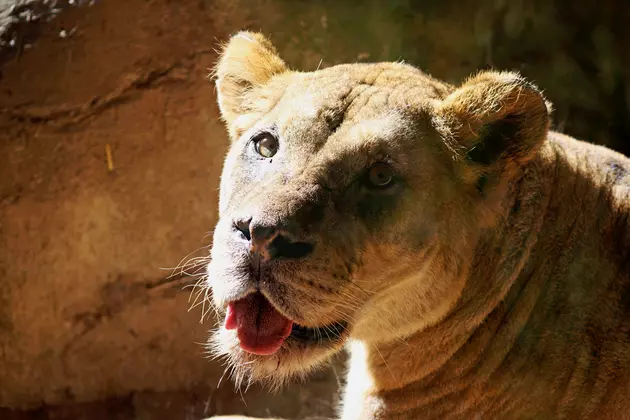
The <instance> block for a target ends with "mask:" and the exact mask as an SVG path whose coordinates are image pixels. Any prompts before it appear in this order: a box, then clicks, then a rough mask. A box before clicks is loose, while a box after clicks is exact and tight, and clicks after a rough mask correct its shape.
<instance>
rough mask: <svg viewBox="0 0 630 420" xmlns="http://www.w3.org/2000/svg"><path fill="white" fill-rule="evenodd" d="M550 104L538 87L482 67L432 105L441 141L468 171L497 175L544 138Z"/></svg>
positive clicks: (527, 156) (520, 160)
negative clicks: (460, 158)
mask: <svg viewBox="0 0 630 420" xmlns="http://www.w3.org/2000/svg"><path fill="white" fill-rule="evenodd" d="M550 112H551V105H550V104H549V103H548V102H547V101H546V100H545V98H544V97H543V95H542V93H541V92H540V90H539V89H538V88H537V87H536V86H534V85H532V84H531V83H529V82H527V81H526V80H525V79H523V78H522V77H521V76H519V75H518V74H516V73H511V72H495V71H485V72H481V73H479V74H477V75H476V76H474V77H472V78H470V79H468V80H467V81H466V82H465V83H464V84H462V85H461V86H460V87H459V88H457V89H455V90H454V91H453V92H452V93H451V94H450V95H449V96H447V97H446V98H445V99H444V100H443V101H442V102H440V103H439V104H438V105H437V107H436V119H435V120H436V125H437V129H438V131H439V132H440V133H441V135H442V136H443V138H444V141H445V143H446V144H447V146H449V148H451V149H452V150H453V151H454V152H455V153H456V155H457V156H460V157H464V158H465V161H466V163H465V165H466V166H468V167H469V168H471V169H474V170H473V171H469V172H471V173H473V172H474V173H475V174H477V175H479V174H489V173H497V174H502V173H505V172H510V171H512V170H514V169H516V168H518V167H520V166H522V165H523V164H524V163H525V162H526V161H527V160H529V159H530V158H531V157H532V156H533V155H534V153H535V152H536V150H537V149H538V148H539V146H540V145H541V144H542V142H543V141H544V140H545V138H546V136H547V132H548V130H549V123H550V117H549V115H550Z"/></svg>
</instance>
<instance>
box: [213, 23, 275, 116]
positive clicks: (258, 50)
mask: <svg viewBox="0 0 630 420" xmlns="http://www.w3.org/2000/svg"><path fill="white" fill-rule="evenodd" d="M285 71H287V67H286V65H285V64H284V61H282V59H281V58H280V57H279V56H278V54H277V52H276V49H275V48H274V46H273V45H272V44H271V42H270V41H269V40H268V39H267V38H265V37H264V36H263V35H261V34H259V33H255V32H246V31H242V32H239V33H237V34H236V35H234V36H232V38H230V40H229V41H228V43H227V44H226V45H225V46H224V48H223V50H222V52H221V56H220V58H219V62H218V64H217V66H216V69H215V74H216V86H217V94H218V98H217V99H218V102H219V109H220V110H221V116H222V117H223V120H224V121H225V122H226V124H227V125H228V127H229V126H231V125H232V123H233V122H234V120H235V119H236V118H237V117H238V116H239V115H242V114H244V113H247V112H248V109H247V101H245V95H246V93H247V92H248V91H249V90H250V89H252V88H255V87H259V86H262V85H264V84H266V83H267V82H268V81H269V80H270V79H271V78H272V77H273V76H275V75H277V74H280V73H284V72H285Z"/></svg>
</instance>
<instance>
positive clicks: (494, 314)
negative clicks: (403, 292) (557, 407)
mask: <svg viewBox="0 0 630 420" xmlns="http://www.w3.org/2000/svg"><path fill="white" fill-rule="evenodd" d="M551 167H552V165H550V157H549V156H548V155H547V156H546V157H543V158H540V159H535V160H534V161H533V162H531V163H530V164H529V165H528V169H527V170H526V171H525V173H524V175H523V177H522V179H521V180H520V181H519V182H514V183H513V185H512V188H511V191H510V192H509V193H508V194H507V195H506V198H505V203H504V204H505V206H504V207H505V209H506V211H505V214H504V215H503V217H502V218H501V221H500V222H499V223H498V225H497V226H496V227H495V228H493V229H488V230H487V231H485V232H484V233H483V234H482V235H481V237H480V239H479V242H478V244H477V246H476V249H475V256H474V258H473V259H472V262H471V263H470V269H469V270H467V273H466V275H467V279H466V286H465V287H464V290H463V292H462V294H461V296H460V299H459V301H458V303H457V304H456V306H455V307H454V308H453V310H452V311H451V312H450V313H449V314H448V315H447V316H446V317H445V318H444V319H442V320H441V321H440V322H438V323H436V324H434V325H432V326H430V327H428V328H425V329H423V330H421V331H418V332H416V333H413V334H411V335H409V336H407V337H404V338H400V339H396V340H391V341H388V342H379V343H368V342H365V341H358V340H355V341H352V342H351V343H350V344H349V351H350V364H349V372H348V378H347V383H348V384H347V387H346V391H345V396H344V404H343V414H342V419H343V420H358V419H368V418H369V419H387V418H418V416H419V415H418V414H417V413H418V412H421V413H424V415H426V416H427V417H432V416H431V415H430V413H431V410H433V409H436V410H438V411H436V412H435V416H436V417H437V418H442V416H443V413H444V411H443V410H444V405H443V404H444V403H445V401H450V402H451V403H450V404H453V403H455V399H457V398H461V397H462V395H463V394H466V395H469V394H470V393H474V392H475V390H474V388H475V387H474V384H476V383H483V382H484V381H487V380H488V378H489V376H490V374H492V373H493V372H495V371H496V369H497V368H498V367H499V365H501V364H502V363H503V361H504V358H505V356H506V355H507V353H508V352H509V351H510V349H512V348H513V346H514V343H515V341H516V340H517V338H518V335H519V332H520V331H521V330H522V328H523V326H524V325H525V324H526V323H527V321H528V318H529V315H530V313H531V311H532V309H533V307H534V304H535V303H536V301H537V299H538V292H537V291H539V290H540V289H541V287H540V284H536V283H535V281H530V278H531V277H532V276H523V275H522V273H523V271H524V270H525V269H526V268H525V267H526V265H527V261H528V259H529V258H530V255H531V253H532V250H533V249H534V247H535V245H536V242H537V240H538V233H539V231H540V229H541V226H542V223H543V219H544V214H545V212H546V208H547V206H548V204H549V202H548V198H549V197H550V195H551V194H549V188H550V185H551V184H553V183H550V182H548V179H547V175H546V174H549V173H550V172H551V171H550V170H549V168H551ZM542 279H543V278H541V279H540V280H537V281H542ZM411 395H413V398H410V397H409V396H411ZM460 403H461V402H460V401H458V402H457V404H458V405H461V404H460ZM447 404H449V403H447ZM436 407H437V408H436ZM416 410H419V411H418V412H416ZM440 410H441V411H440ZM414 413H416V414H414Z"/></svg>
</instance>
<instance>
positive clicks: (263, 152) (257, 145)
mask: <svg viewBox="0 0 630 420" xmlns="http://www.w3.org/2000/svg"><path fill="white" fill-rule="evenodd" d="M254 149H255V150H256V153H258V154H259V155H260V156H262V157H264V158H267V159H269V158H271V157H273V156H274V155H275V154H276V153H277V152H278V139H277V138H276V137H275V136H274V135H273V134H271V133H267V132H265V133H261V134H259V135H258V136H256V138H254Z"/></svg>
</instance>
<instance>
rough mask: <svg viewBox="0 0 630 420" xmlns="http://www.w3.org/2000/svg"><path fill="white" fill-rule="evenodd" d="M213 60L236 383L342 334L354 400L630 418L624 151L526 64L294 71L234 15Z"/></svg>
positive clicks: (331, 349)
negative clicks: (223, 135)
mask: <svg viewBox="0 0 630 420" xmlns="http://www.w3.org/2000/svg"><path fill="white" fill-rule="evenodd" d="M215 76H216V86H217V92H218V103H219V107H220V111H221V116H222V118H223V120H224V122H225V125H226V127H227V131H228V133H229V137H230V140H231V144H230V149H229V151H228V153H227V156H226V159H225V164H224V167H223V173H222V176H221V185H220V196H219V221H218V223H217V226H216V229H215V231H214V236H213V244H212V249H211V255H210V257H211V258H210V263H209V265H208V269H207V282H206V287H207V288H208V289H209V290H211V294H212V303H213V305H214V307H215V309H216V310H217V312H218V313H219V314H221V324H220V326H219V328H217V330H216V331H214V332H213V334H212V337H211V339H210V344H209V347H210V349H211V351H212V353H213V354H215V355H216V356H217V357H223V358H225V359H226V360H227V362H228V363H227V365H228V369H227V371H226V372H228V373H231V376H232V379H233V380H234V381H235V382H236V384H237V385H238V386H240V385H242V384H245V385H249V384H250V383H252V382H254V381H258V382H262V383H265V384H267V385H268V386H269V387H270V388H272V389H276V390H277V389H279V388H280V387H281V385H283V384H284V383H286V382H287V381H289V380H294V379H296V378H297V379H303V378H305V377H306V376H307V374H308V373H309V372H311V371H313V370H314V369H316V368H318V367H320V366H324V365H326V362H327V361H328V360H329V359H330V358H331V356H332V355H334V354H335V353H337V352H339V351H341V350H342V349H347V350H348V352H349V356H350V358H349V364H348V374H347V381H346V383H347V384H346V387H345V390H344V392H343V399H342V400H343V403H342V405H341V407H340V410H339V414H340V417H341V418H342V419H343V420H359V419H470V418H483V419H508V418H509V419H517V418H518V419H523V418H536V419H548V418H571V419H620V418H627V416H628V413H630V399H628V398H627V395H629V393H630V299H629V298H628V296H630V251H629V250H630V159H628V158H627V157H625V156H622V155H620V154H618V153H616V152H613V151H611V150H609V149H606V148H603V147H598V146H593V145H589V144H587V143H583V142H580V141H577V140H575V139H572V138H570V137H567V136H564V135H562V134H559V133H555V132H553V131H550V129H549V127H550V118H551V117H550V114H551V105H550V104H549V103H548V102H547V100H546V99H545V98H544V96H543V95H542V93H541V91H540V90H539V89H538V88H537V87H536V86H535V85H533V84H532V83H530V82H528V81H527V80H525V79H523V78H522V77H521V76H520V75H518V74H516V73H511V72H497V71H484V72H480V73H478V74H476V75H474V76H472V77H470V78H469V79H467V80H466V81H464V82H463V83H462V84H461V85H459V86H454V85H451V84H448V83H444V82H441V81H439V80H437V79H435V78H433V77H431V76H429V75H427V74H425V73H423V72H421V71H420V70H418V69H416V68H414V67H412V66H409V65H405V64H401V63H372V64H344V65H338V66H333V67H329V68H324V69H318V70H317V71H315V72H298V71H292V70H290V69H289V68H288V67H287V66H286V64H285V63H284V61H283V60H282V59H281V58H280V57H279V56H278V54H277V52H276V50H275V48H274V47H273V45H272V44H271V43H270V42H269V40H267V39H266V38H265V37H263V36H262V35H260V34H257V33H251V32H241V33H239V34H236V35H235V36H233V37H232V38H231V39H230V41H229V42H228V43H227V44H226V45H225V46H224V47H223V49H222V53H221V56H220V60H219V63H218V65H217V68H216V74H215ZM230 418H231V417H230Z"/></svg>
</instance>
